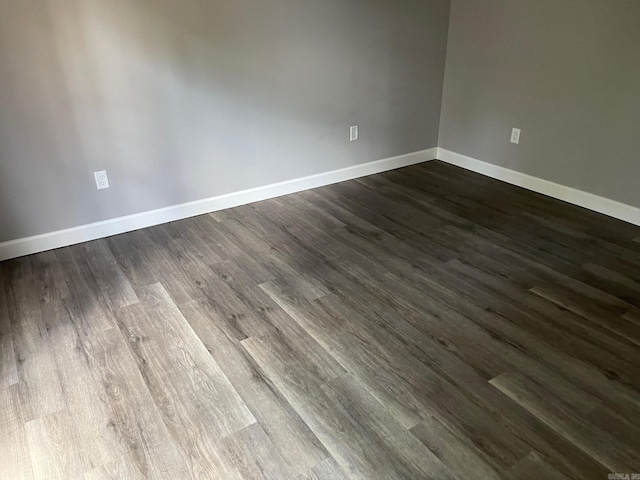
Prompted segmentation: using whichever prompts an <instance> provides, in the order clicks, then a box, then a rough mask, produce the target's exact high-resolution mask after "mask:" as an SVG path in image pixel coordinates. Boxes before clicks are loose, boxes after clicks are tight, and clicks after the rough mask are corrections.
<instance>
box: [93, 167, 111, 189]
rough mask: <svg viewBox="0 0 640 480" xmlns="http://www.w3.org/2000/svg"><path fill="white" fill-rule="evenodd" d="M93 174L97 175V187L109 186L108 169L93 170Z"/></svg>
mask: <svg viewBox="0 0 640 480" xmlns="http://www.w3.org/2000/svg"><path fill="white" fill-rule="evenodd" d="M93 176H94V177H96V187H98V190H104V189H105V188H109V177H108V176H107V171H106V170H102V171H101V172H93Z"/></svg>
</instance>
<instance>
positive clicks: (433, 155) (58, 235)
mask: <svg viewBox="0 0 640 480" xmlns="http://www.w3.org/2000/svg"><path fill="white" fill-rule="evenodd" d="M436 159H438V160H441V161H443V162H445V163H449V164H451V165H456V166H458V167H462V168H465V169H467V170H471V171H473V172H476V173H480V174H482V175H486V176H488V177H491V178H495V179H497V180H501V181H503V182H507V183H510V184H512V185H516V186H519V187H522V188H526V189H527V190H532V191H534V192H537V193H541V194H543V195H547V196H549V197H553V198H557V199H559V200H563V201H565V202H568V203H571V204H573V205H578V206H580V207H584V208H587V209H589V210H593V211H595V212H599V213H602V214H604V215H608V216H610V217H613V218H617V219H619V220H623V221H625V222H629V223H632V224H634V225H640V208H636V207H633V206H631V205H626V204H624V203H620V202H616V201H615V200H610V199H608V198H604V197H600V196H598V195H594V194H592V193H587V192H583V191H581V190H577V189H575V188H571V187H567V186H564V185H560V184H558V183H554V182H550V181H548V180H543V179H541V178H537V177H532V176H531V175H527V174H525V173H520V172H517V171H515V170H510V169H508V168H504V167H500V166H497V165H493V164H491V163H487V162H483V161H482V160H478V159H475V158H472V157H467V156H465V155H461V154H459V153H455V152H452V151H449V150H446V149H444V148H430V149H427V150H422V151H419V152H413V153H408V154H406V155H399V156H396V157H390V158H385V159H382V160H377V161H374V162H369V163H365V164H361V165H355V166H352V167H347V168H342V169H340V170H333V171H330V172H325V173H319V174H317V175H311V176H308V177H302V178H297V179H293V180H287V181H285V182H280V183H274V184H271V185H265V186H262V187H256V188H251V189H249V190H242V191H240V192H234V193H229V194H226V195H220V196H217V197H211V198H206V199H203V200H197V201H194V202H189V203H183V204H180V205H174V206H171V207H166V208H161V209H158V210H152V211H149V212H142V213H137V214H135V215H128V216H126V217H118V218H113V219H110V220H105V221H102V222H96V223H91V224H88V225H81V226H78V227H74V228H69V229H66V230H59V231H56V232H51V233H45V234H42V235H35V236H32V237H25V238H20V239H16V240H10V241H8V242H4V243H0V261H2V260H8V259H10V258H17V257H21V256H24V255H30V254H32V253H38V252H44V251H47V250H52V249H55V248H60V247H65V246H68V245H75V244H77V243H82V242H88V241H91V240H96V239H98V238H104V237H109V236H111V235H118V234H121V233H125V232H131V231H133V230H139V229H141V228H147V227H151V226H154V225H160V224H162V223H167V222H173V221H176V220H181V219H183V218H189V217H194V216H197V215H203V214H205V213H210V212H215V211H218V210H224V209H225V208H232V207H237V206H240V205H245V204H247V203H252V202H258V201H261V200H267V199H269V198H276V197H279V196H282V195H287V194H290V193H296V192H300V191H302V190H308V189H311V188H317V187H322V186H325V185H331V184H333V183H337V182H343V181H345V180H351V179H354V178H360V177H364V176H367V175H373V174H375V173H382V172H386V171H389V170H394V169H396V168H402V167H407V166H409V165H415V164H418V163H423V162H427V161H430V160H436Z"/></svg>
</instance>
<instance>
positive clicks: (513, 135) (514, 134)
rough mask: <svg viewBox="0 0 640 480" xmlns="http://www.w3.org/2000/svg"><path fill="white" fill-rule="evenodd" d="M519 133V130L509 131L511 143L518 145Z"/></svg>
mask: <svg viewBox="0 0 640 480" xmlns="http://www.w3.org/2000/svg"><path fill="white" fill-rule="evenodd" d="M520 131H521V130H520V129H519V128H514V129H513V130H511V143H520Z"/></svg>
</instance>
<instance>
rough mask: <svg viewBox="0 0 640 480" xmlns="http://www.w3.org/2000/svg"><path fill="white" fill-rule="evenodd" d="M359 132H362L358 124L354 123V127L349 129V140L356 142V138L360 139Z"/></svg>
mask: <svg viewBox="0 0 640 480" xmlns="http://www.w3.org/2000/svg"><path fill="white" fill-rule="evenodd" d="M359 134H360V132H359V129H358V125H354V126H353V127H351V129H350V130H349V141H350V142H355V141H356V140H358V137H359Z"/></svg>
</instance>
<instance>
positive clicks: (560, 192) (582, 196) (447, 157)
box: [437, 148, 640, 225]
mask: <svg viewBox="0 0 640 480" xmlns="http://www.w3.org/2000/svg"><path fill="white" fill-rule="evenodd" d="M437 157H438V160H441V161H443V162H445V163H449V164H451V165H456V166H458V167H462V168H464V169H467V170H471V171H472V172H476V173H480V174H482V175H486V176H487V177H491V178H495V179H496V180H501V181H503V182H507V183H510V184H511V185H516V186H518V187H522V188H526V189H527V190H532V191H534V192H537V193H541V194H543V195H547V196H548V197H553V198H557V199H558V200H563V201H565V202H568V203H571V204H573V205H578V206H579V207H583V208H587V209H589V210H593V211H594V212H598V213H603V214H604V215H608V216H610V217H613V218H617V219H618V220H624V221H625V222H629V223H632V224H634V225H640V208H637V207H632V206H631V205H626V204H624V203H621V202H616V201H615V200H610V199H608V198H604V197H600V196H598V195H594V194H592V193H587V192H583V191H582V190H577V189H575V188H571V187H567V186H565V185H560V184H559V183H554V182H550V181H548V180H543V179H542V178H538V177H532V176H531V175H527V174H525V173H520V172H517V171H515V170H510V169H508V168H504V167H500V166H498V165H493V164H491V163H487V162H483V161H482V160H477V159H475V158H472V157H467V156H466V155H460V154H459V153H455V152H451V151H449V150H446V149H444V148H438V154H437Z"/></svg>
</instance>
